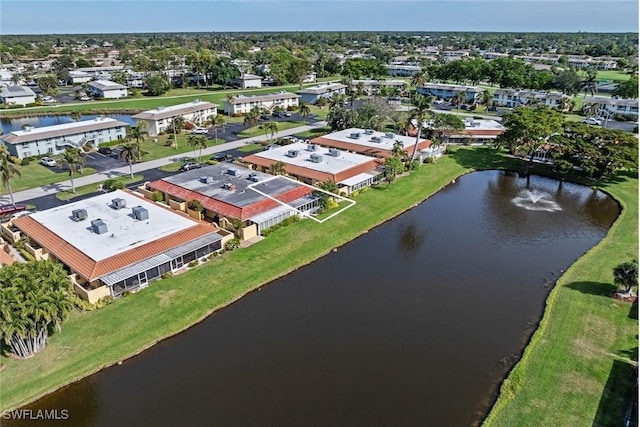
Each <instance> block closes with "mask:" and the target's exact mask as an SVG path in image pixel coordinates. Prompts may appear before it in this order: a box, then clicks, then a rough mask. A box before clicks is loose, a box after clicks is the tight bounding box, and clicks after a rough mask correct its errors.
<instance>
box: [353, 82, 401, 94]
mask: <svg viewBox="0 0 640 427" xmlns="http://www.w3.org/2000/svg"><path fill="white" fill-rule="evenodd" d="M352 83H353V86H354V87H355V88H358V87H359V86H360V83H362V87H363V88H364V92H365V94H366V95H369V96H371V95H374V94H377V93H379V91H380V88H382V87H386V88H396V89H397V92H398V93H401V92H403V91H404V90H405V89H406V88H407V82H405V81H404V80H372V79H366V80H353V81H352Z"/></svg>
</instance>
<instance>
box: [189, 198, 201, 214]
mask: <svg viewBox="0 0 640 427" xmlns="http://www.w3.org/2000/svg"><path fill="white" fill-rule="evenodd" d="M187 208H189V209H191V210H192V211H196V212H202V203H201V202H200V200H190V201H188V202H187Z"/></svg>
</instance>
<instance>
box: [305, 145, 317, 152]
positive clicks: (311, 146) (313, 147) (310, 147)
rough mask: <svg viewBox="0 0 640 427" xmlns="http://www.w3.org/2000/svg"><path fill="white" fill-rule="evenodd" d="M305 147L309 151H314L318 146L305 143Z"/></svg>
mask: <svg viewBox="0 0 640 427" xmlns="http://www.w3.org/2000/svg"><path fill="white" fill-rule="evenodd" d="M307 149H308V150H309V151H316V150H317V149H318V146H317V145H316V144H309V145H307Z"/></svg>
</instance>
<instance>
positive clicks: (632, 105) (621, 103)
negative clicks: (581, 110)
mask: <svg viewBox="0 0 640 427" xmlns="http://www.w3.org/2000/svg"><path fill="white" fill-rule="evenodd" d="M593 104H598V107H599V108H600V114H601V115H602V113H603V112H606V113H607V114H609V115H610V116H611V117H610V118H611V119H613V116H614V115H615V114H629V115H632V116H634V117H635V118H636V119H637V118H638V100H637V99H622V98H614V97H611V98H606V97H604V96H593V97H588V98H585V100H584V105H593Z"/></svg>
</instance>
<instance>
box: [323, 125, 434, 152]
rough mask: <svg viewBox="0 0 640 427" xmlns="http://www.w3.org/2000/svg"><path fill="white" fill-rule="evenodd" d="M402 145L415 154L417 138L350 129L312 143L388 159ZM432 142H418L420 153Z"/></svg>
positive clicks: (328, 135)
mask: <svg viewBox="0 0 640 427" xmlns="http://www.w3.org/2000/svg"><path fill="white" fill-rule="evenodd" d="M396 142H400V143H402V147H403V149H404V150H406V151H407V152H409V153H412V152H413V147H414V146H415V145H416V138H415V137H410V136H404V135H398V134H395V133H393V132H378V131H374V130H372V129H358V128H350V129H345V130H341V131H338V132H333V133H330V134H327V135H324V136H320V137H317V138H314V139H312V140H311V143H313V144H317V145H321V146H324V147H332V148H338V149H340V150H346V151H350V152H353V153H358V154H362V155H365V156H369V157H378V158H387V157H392V156H393V145H394V144H395V143H396ZM430 145H431V141H429V140H427V139H421V140H420V141H419V142H418V148H417V150H418V152H419V151H421V150H425V149H427V148H429V146H430Z"/></svg>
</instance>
